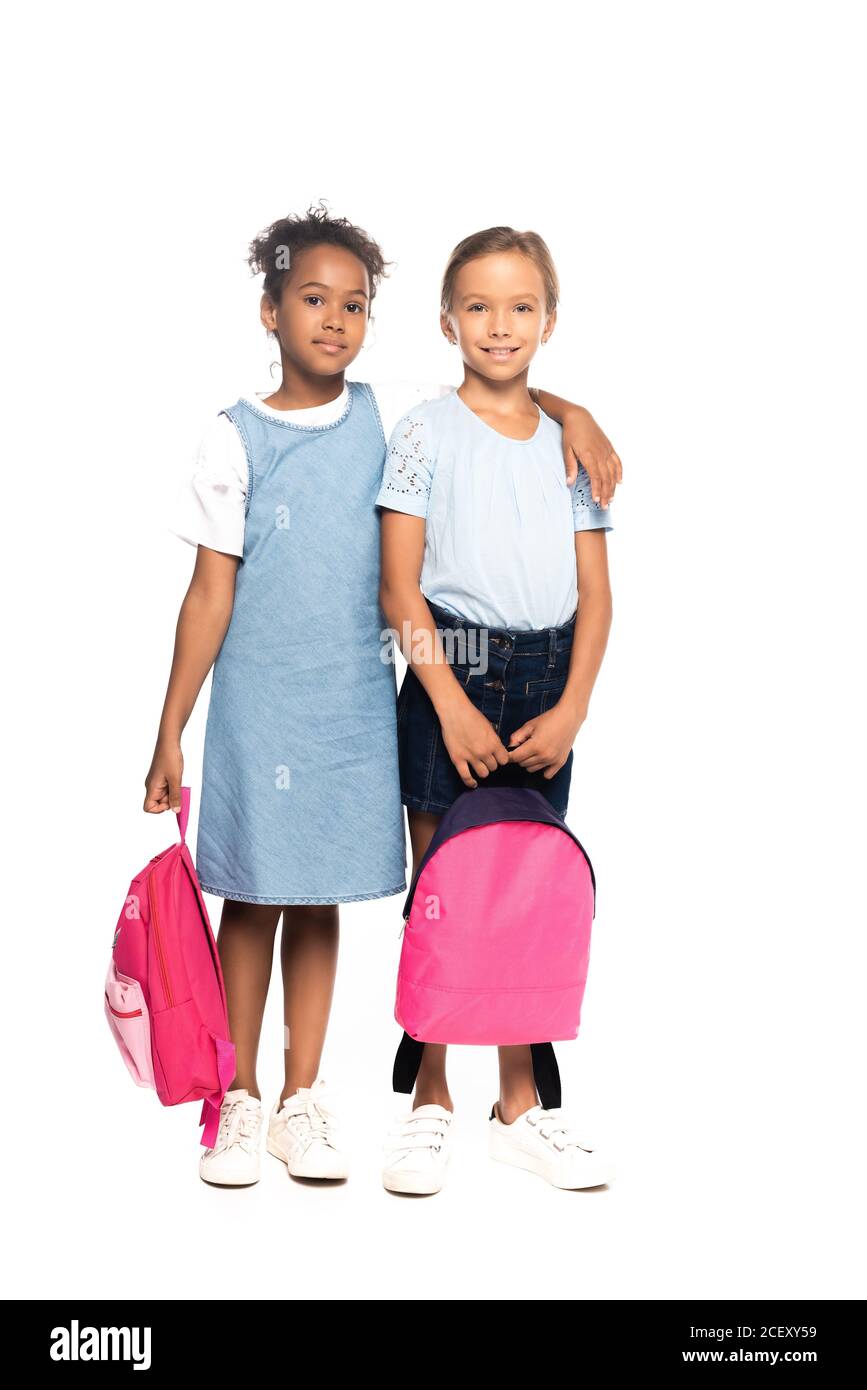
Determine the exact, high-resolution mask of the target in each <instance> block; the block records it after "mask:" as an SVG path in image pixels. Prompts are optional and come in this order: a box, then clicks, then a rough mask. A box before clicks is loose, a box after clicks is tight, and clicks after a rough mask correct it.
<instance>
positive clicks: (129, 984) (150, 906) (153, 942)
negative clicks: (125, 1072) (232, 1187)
mask: <svg viewBox="0 0 867 1390" xmlns="http://www.w3.org/2000/svg"><path fill="white" fill-rule="evenodd" d="M189 815H190V789H189V787H183V788H182V790H181V809H180V812H179V813H178V826H179V829H180V833H181V842H180V844H178V845H172V846H171V847H170V848H169V849H166V850H163V852H162V854H157V855H155V856H154V858H153V859H152V860H151V861H150V863H149V864H148V865H147V867H146V868H144V869H142V871H141V873H140V874H137V875H136V877H135V878H134V879H133V881H132V883H131V884H130V886H129V892H128V894H127V897H126V901H125V903H124V905H123V907H122V909H121V913H120V917H119V918H118V922H117V928H116V930H115V934H114V942H113V943H112V957H111V961H110V963H109V967H108V974H107V975H106V979H105V1016H106V1018H107V1019H108V1025H109V1027H110V1029H111V1031H112V1034H113V1036H114V1039H115V1042H116V1043H117V1045H118V1047H119V1048H120V1053H121V1056H122V1057H123V1060H124V1061H125V1062H126V1065H127V1067H128V1068H129V1073H130V1075H131V1077H132V1079H133V1081H134V1082H135V1083H136V1085H137V1086H151V1087H153V1089H154V1090H155V1091H156V1093H157V1095H158V1096H159V1098H160V1100H161V1101H162V1103H163V1105H181V1104H183V1102H184V1101H187V1100H202V1099H203V1100H204V1104H203V1106H202V1113H201V1117H200V1119H199V1124H202V1125H204V1126H205V1129H204V1132H203V1134H202V1141H201V1142H202V1143H203V1144H204V1145H206V1146H207V1147H209V1148H210V1147H213V1144H214V1142H215V1140H216V1137H217V1127H218V1123H219V1118H220V1105H221V1104H222V1100H223V1097H224V1095H225V1094H226V1089H227V1087H228V1086H229V1085H230V1083H231V1081H232V1078H233V1077H234V1074H235V1047H234V1044H233V1043H232V1042H230V1041H229V1025H228V1018H227V1014H226V992H225V989H224V987H223V972H222V970H221V969H220V958H219V956H218V955H217V946H216V942H215V941H214V934H213V932H212V931H211V924H210V922H209V921H208V912H207V909H206V907H205V902H204V899H203V897H202V893H201V889H200V888H199V880H198V878H197V876H196V870H195V867H194V865H193V860H192V856H191V854H190V851H189V850H188V848H187V845H186V842H185V839H184V836H185V835H186V830H187V821H188V819H189Z"/></svg>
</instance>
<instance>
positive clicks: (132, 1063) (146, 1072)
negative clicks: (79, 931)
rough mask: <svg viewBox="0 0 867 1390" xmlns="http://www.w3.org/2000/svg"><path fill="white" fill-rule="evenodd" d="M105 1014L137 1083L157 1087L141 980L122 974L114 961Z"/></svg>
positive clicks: (106, 984)
mask: <svg viewBox="0 0 867 1390" xmlns="http://www.w3.org/2000/svg"><path fill="white" fill-rule="evenodd" d="M105 1016H106V1018H107V1020H108V1026H109V1028H110V1029H111V1031H112V1034H113V1036H114V1040H115V1042H116V1043H117V1045H118V1048H119V1049H120V1055H121V1057H122V1058H123V1060H124V1062H125V1063H126V1066H127V1070H128V1071H129V1074H130V1076H131V1077H132V1079H133V1081H134V1082H135V1084H136V1085H137V1086H151V1087H155V1085H156V1082H155V1079H154V1064H153V1057H152V1055H151V1021H150V1015H149V1013H148V1008H147V1004H146V1003H145V998H144V994H143V992H142V988H141V985H140V984H139V982H138V980H134V979H132V977H131V976H129V975H122V974H121V973H120V971H119V970H118V969H117V967H116V965H115V963H114V960H112V961H111V963H110V964H109V967H108V974H107V975H106V978H105Z"/></svg>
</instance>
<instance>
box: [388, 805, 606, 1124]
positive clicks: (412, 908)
mask: <svg viewBox="0 0 867 1390" xmlns="http://www.w3.org/2000/svg"><path fill="white" fill-rule="evenodd" d="M595 910H596V880H595V877H594V874H593V868H592V866H591V864H590V860H589V859H588V857H587V854H586V853H585V851H584V849H583V847H582V845H581V844H580V843H579V841H578V840H577V839H576V837H575V836H574V835H573V833H572V831H571V830H570V829H569V827H568V826H567V825H566V822H565V821H564V820H563V818H562V816H560V815H558V814H557V812H556V811H555V810H554V808H553V807H552V805H551V803H550V802H549V801H548V800H547V798H546V797H544V796H543V795H542V793H541V792H538V791H533V790H530V789H529V788H515V787H478V788H476V789H475V790H474V791H468V792H464V793H462V794H461V795H460V796H459V797H458V798H457V800H456V801H455V802H454V803H453V805H452V806H451V807H450V808H449V810H448V811H447V812H446V813H445V815H444V816H443V818H442V820H441V821H440V823H439V825H438V827H437V830H436V833H435V835H434V837H433V839H432V840H431V842H430V845H429V846H428V849H427V852H426V854H425V856H424V858H423V860H422V862H421V864H420V866H419V869H418V872H417V874H416V876H415V878H414V879H413V882H412V886H411V888H410V891H409V896H408V898H407V900H406V904H405V907H404V922H405V926H404V933H403V946H402V950H401V957H400V966H399V970H398V979H397V994H396V998H395V1009H394V1016H395V1019H396V1020H397V1022H398V1023H399V1024H400V1025H401V1027H402V1028H403V1030H404V1035H403V1039H402V1041H401V1044H400V1047H399V1048H398V1053H397V1057H396V1059H395V1066H394V1077H393V1085H394V1089H395V1090H396V1091H405V1092H409V1091H411V1090H412V1088H413V1086H414V1084H415V1078H416V1075H417V1073H418V1068H419V1065H420V1062H421V1054H422V1050H423V1047H424V1043H426V1042H430V1043H485V1044H491V1045H501V1046H508V1045H513V1044H519V1043H524V1044H527V1043H529V1044H530V1046H531V1049H532V1056H533V1068H534V1072H535V1076H536V1084H537V1087H538V1090H539V1095H540V1098H541V1101H542V1104H543V1105H544V1106H546V1108H555V1107H557V1106H559V1105H560V1077H559V1069H558V1067H557V1061H556V1058H555V1056H554V1049H553V1047H552V1046H551V1044H552V1043H553V1042H555V1041H557V1040H560V1039H569V1038H574V1037H576V1036H577V1034H578V1025H579V1023H580V1019H581V1003H582V1000H583V996H584V986H585V983H586V980H587V968H588V964H589V957H590V928H591V924H592V921H593V917H594V915H595Z"/></svg>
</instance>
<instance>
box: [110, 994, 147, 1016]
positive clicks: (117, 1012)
mask: <svg viewBox="0 0 867 1390" xmlns="http://www.w3.org/2000/svg"><path fill="white" fill-rule="evenodd" d="M105 1002H106V1004H107V1005H108V1007H109V1008H110V1009H111V1011H112V1013H113V1014H114V1016H115V1018H141V1009H133V1010H132V1011H131V1012H130V1013H128V1014H122V1013H121V1012H120V1009H115V1008H114V1007H113V1005H112V1002H111V1000H110V999H109V997H108V990H106V992H105Z"/></svg>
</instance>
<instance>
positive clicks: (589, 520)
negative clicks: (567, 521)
mask: <svg viewBox="0 0 867 1390" xmlns="http://www.w3.org/2000/svg"><path fill="white" fill-rule="evenodd" d="M572 523H573V525H572V529H573V531H611V530H613V529H614V528H613V524H612V521H611V511H610V509H609V508H608V507H603V506H602V505H601V503H599V502H594V501H593V494H592V492H591V490H590V478H589V476H588V474H587V470H586V469H585V468H580V467H579V469H578V477H577V479H576V480H575V484H574V486H573V488H572Z"/></svg>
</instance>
